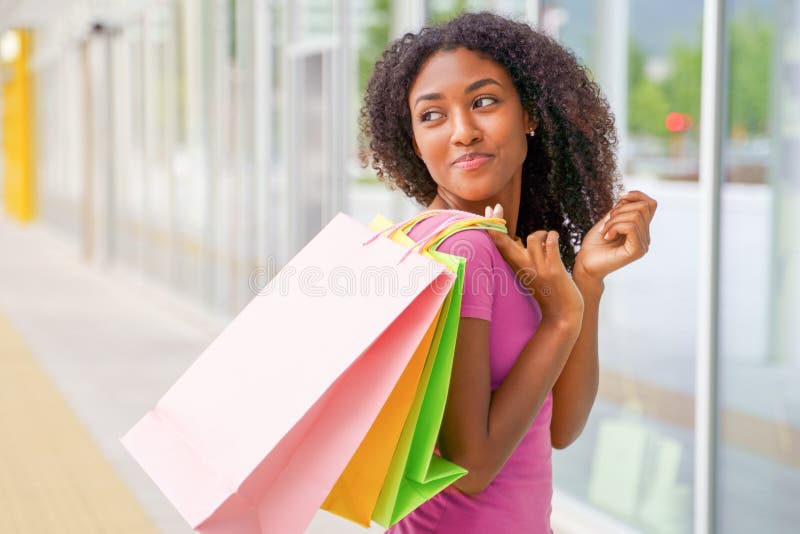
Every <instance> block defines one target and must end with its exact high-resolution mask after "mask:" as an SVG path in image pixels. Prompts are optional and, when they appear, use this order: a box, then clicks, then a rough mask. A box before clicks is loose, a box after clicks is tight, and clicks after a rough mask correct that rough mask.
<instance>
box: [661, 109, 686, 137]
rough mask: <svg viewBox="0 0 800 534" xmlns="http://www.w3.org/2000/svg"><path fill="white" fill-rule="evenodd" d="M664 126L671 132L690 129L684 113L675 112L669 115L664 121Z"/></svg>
mask: <svg viewBox="0 0 800 534" xmlns="http://www.w3.org/2000/svg"><path fill="white" fill-rule="evenodd" d="M664 126H666V127H667V130H669V131H670V132H681V131H683V130H686V129H687V128H688V121H687V120H686V117H684V115H683V113H678V112H676V111H673V112H672V113H670V114H668V115H667V118H666V119H664Z"/></svg>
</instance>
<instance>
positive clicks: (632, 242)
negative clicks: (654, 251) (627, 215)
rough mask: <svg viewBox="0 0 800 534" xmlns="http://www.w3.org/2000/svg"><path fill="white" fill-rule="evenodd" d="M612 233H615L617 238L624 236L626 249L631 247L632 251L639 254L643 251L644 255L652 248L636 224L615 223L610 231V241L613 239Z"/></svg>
mask: <svg viewBox="0 0 800 534" xmlns="http://www.w3.org/2000/svg"><path fill="white" fill-rule="evenodd" d="M612 231H613V232H614V236H615V237H619V236H624V237H625V238H626V247H628V246H630V247H631V249H632V250H633V251H635V252H637V253H638V251H640V250H641V253H642V255H643V254H644V253H645V252H647V250H648V249H649V248H650V246H649V243H647V242H646V241H645V240H644V238H643V236H642V234H641V230H640V229H639V226H638V225H637V224H636V223H632V222H617V223H614V224H613V225H612V226H611V229H610V230H609V241H610V240H612V239H613V238H612V237H610V235H611V232H612Z"/></svg>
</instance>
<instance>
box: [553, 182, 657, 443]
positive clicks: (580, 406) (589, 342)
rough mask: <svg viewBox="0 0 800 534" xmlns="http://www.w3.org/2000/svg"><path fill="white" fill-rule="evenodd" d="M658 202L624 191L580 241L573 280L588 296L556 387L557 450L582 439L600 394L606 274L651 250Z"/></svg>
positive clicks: (554, 428)
mask: <svg viewBox="0 0 800 534" xmlns="http://www.w3.org/2000/svg"><path fill="white" fill-rule="evenodd" d="M657 207H658V204H657V202H656V201H655V199H653V198H651V197H649V196H647V195H646V194H644V193H642V192H641V191H630V192H628V193H625V194H624V195H622V197H621V198H620V201H619V202H618V203H617V204H616V206H615V207H614V208H613V209H612V210H610V211H609V212H608V213H607V214H606V216H605V217H603V218H602V219H600V220H599V221H597V222H596V223H595V225H594V226H593V227H592V228H591V229H590V230H589V232H587V234H586V235H585V236H584V238H583V240H582V241H581V249H580V251H579V252H578V254H577V256H576V257H575V265H574V269H573V276H572V279H573V281H574V282H575V285H576V286H577V287H578V289H579V290H580V292H581V295H582V296H583V302H584V313H583V325H582V326H581V333H580V336H579V337H578V341H577V342H576V343H575V347H574V348H573V349H572V353H571V354H570V356H569V360H567V364H566V365H565V366H564V370H563V371H562V372H561V376H560V377H559V379H558V381H557V382H556V385H555V386H554V387H553V419H552V421H551V423H550V431H551V442H552V444H553V447H555V448H557V449H563V448H564V447H566V446H568V445H569V444H571V443H572V442H573V441H575V440H576V439H577V438H578V436H579V435H580V434H581V432H582V431H583V428H584V426H585V425H586V421H587V419H588V418H589V412H590V411H591V409H592V405H593V404H594V400H595V398H596V396H597V388H598V383H599V375H600V371H599V367H600V364H599V355H598V349H597V324H598V315H599V309H600V297H601V296H602V294H603V290H604V288H605V284H604V282H603V279H604V278H605V277H606V276H608V274H610V273H612V272H614V271H616V270H618V269H620V268H622V267H623V266H625V265H627V264H629V263H631V262H632V261H635V260H637V259H639V258H641V257H642V256H644V255H645V254H646V253H647V250H648V249H649V247H650V223H651V221H652V220H653V216H654V215H655V212H656V208H657Z"/></svg>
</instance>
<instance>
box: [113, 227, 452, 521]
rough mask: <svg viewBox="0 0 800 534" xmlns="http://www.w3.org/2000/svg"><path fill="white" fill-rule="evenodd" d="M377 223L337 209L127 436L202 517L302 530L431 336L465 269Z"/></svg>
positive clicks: (168, 491) (172, 496) (187, 510)
mask: <svg viewBox="0 0 800 534" xmlns="http://www.w3.org/2000/svg"><path fill="white" fill-rule="evenodd" d="M371 234H372V232H371V231H370V230H369V229H368V228H367V227H365V226H363V225H362V224H360V223H358V222H357V221H355V220H353V219H352V218H350V217H349V216H347V215H345V214H343V213H339V214H338V215H337V216H336V217H334V219H333V220H332V221H331V222H330V223H329V224H328V225H327V226H325V228H323V229H322V230H321V231H320V233H319V234H317V236H315V237H314V239H312V240H311V241H310V242H309V243H308V244H307V245H306V246H305V247H304V248H303V249H302V250H301V251H300V252H299V253H298V254H297V255H296V256H295V257H294V258H293V259H292V260H291V261H290V262H289V263H288V264H287V265H286V266H285V267H284V268H283V269H282V270H281V271H280V272H279V273H278V275H276V277H275V278H274V279H273V280H272V281H271V282H270V283H269V284H268V285H267V287H266V288H265V290H264V291H262V293H261V294H259V295H258V296H256V297H255V298H254V299H253V300H252V301H251V302H250V303H249V304H248V305H247V306H246V307H245V308H244V309H243V310H242V311H241V312H240V313H239V314H238V315H237V316H236V318H234V320H233V321H232V322H231V323H230V324H229V325H228V326H227V327H226V328H225V330H224V331H223V332H222V333H221V334H220V335H219V336H218V337H217V338H216V339H215V340H214V341H213V342H212V343H211V345H209V347H208V348H207V349H206V350H205V351H204V352H203V353H202V354H201V355H200V356H199V357H198V359H197V360H196V361H195V362H194V363H193V364H192V365H191V366H190V367H189V368H188V369H187V370H186V372H185V373H184V374H183V375H182V376H181V377H180V378H179V379H178V380H177V381H176V382H175V384H174V385H173V386H172V387H171V388H170V389H169V390H168V391H167V393H166V394H165V395H164V396H163V397H162V398H161V399H160V400H159V401H158V402H157V404H156V406H155V407H154V408H153V409H152V410H151V411H149V412H148V413H147V414H146V415H145V416H144V417H143V418H142V419H141V420H140V421H139V422H138V423H136V424H135V425H134V427H133V428H132V429H131V430H130V431H129V432H128V433H127V434H126V435H125V436H124V437H123V438H122V439H121V441H122V443H123V445H124V446H125V448H126V449H127V450H128V451H129V452H130V453H131V455H132V456H133V457H134V458H135V459H136V460H137V462H139V464H140V465H141V466H142V467H143V469H144V470H145V471H146V472H147V474H148V475H149V476H150V477H151V478H152V479H153V481H154V482H155V483H156V485H157V486H158V487H159V488H160V489H161V490H162V491H163V493H164V494H165V495H166V497H167V498H168V499H169V500H170V501H171V502H172V504H173V505H174V506H175V507H176V509H177V510H178V511H179V512H180V513H181V515H182V516H183V517H184V518H185V519H186V521H187V522H188V523H189V524H190V525H191V526H192V528H194V529H195V530H197V531H199V532H202V533H206V534H233V533H236V534H251V533H252V534H257V533H264V532H279V533H292V532H302V531H303V530H304V529H305V528H306V526H307V525H308V524H309V522H310V521H311V519H312V518H313V516H314V514H315V512H316V511H317V510H318V509H319V507H320V505H321V504H322V503H323V501H324V500H325V498H326V496H327V495H328V494H329V493H330V491H331V489H332V488H333V486H334V484H335V482H336V480H337V479H338V478H339V476H340V475H341V474H342V472H343V471H344V469H345V467H346V466H347V464H348V462H349V461H350V459H351V458H352V457H353V455H354V453H355V452H356V450H357V449H358V447H359V445H360V444H361V443H362V441H363V440H364V438H365V436H366V435H367V433H368V431H369V429H370V428H371V426H372V425H373V424H374V422H375V420H376V418H377V417H378V415H379V412H380V410H381V409H382V407H383V406H384V404H385V403H386V401H387V399H388V398H389V397H390V394H391V392H392V391H393V389H394V388H395V387H396V385H397V383H398V381H399V380H400V379H401V376H402V375H403V372H404V371H405V370H406V369H407V368H408V366H409V363H410V362H411V360H412V359H413V356H414V354H415V353H416V352H417V349H418V348H419V346H420V344H421V343H425V337H426V334H428V333H429V332H430V331H431V325H432V324H434V322H436V319H437V315H438V314H439V313H440V310H441V308H442V304H443V302H444V300H445V298H446V297H447V295H449V294H450V289H451V288H452V285H453V282H454V281H455V279H456V276H455V275H454V274H453V273H452V272H451V271H449V270H448V269H447V268H446V267H445V266H444V265H443V264H441V263H439V262H437V261H433V260H431V259H430V258H427V257H425V256H423V255H421V254H410V255H408V254H406V253H405V252H404V251H406V252H407V251H408V250H409V249H407V248H405V247H403V246H402V245H400V244H398V243H395V242H394V241H392V240H389V239H378V240H375V241H373V242H371V243H369V244H368V245H364V243H365V239H367V238H369V237H370V235H371ZM398 257H400V258H401V261H398ZM376 273H377V275H378V276H379V275H380V274H381V273H383V274H384V275H385V276H386V277H387V279H388V280H389V285H390V288H389V290H388V291H386V290H385V288H381V287H378V285H377V284H375V283H374V280H375V276H376ZM437 324H438V322H437Z"/></svg>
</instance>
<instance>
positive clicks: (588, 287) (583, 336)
mask: <svg viewBox="0 0 800 534" xmlns="http://www.w3.org/2000/svg"><path fill="white" fill-rule="evenodd" d="M573 280H575V285H576V286H578V289H579V290H580V292H581V294H582V295H583V303H584V308H583V322H582V324H581V333H580V335H579V336H578V340H577V341H576V342H575V346H574V347H573V349H572V352H571V353H570V355H569V359H568V360H567V363H566V365H565V366H564V369H563V370H562V371H561V375H560V376H559V377H558V380H557V381H556V383H555V386H553V418H552V420H551V422H550V441H551V443H552V445H553V447H555V448H556V449H563V448H565V447H567V446H568V445H570V444H571V443H572V442H573V441H575V440H576V439H577V438H578V436H580V434H581V432H582V431H583V428H584V426H585V425H586V421H587V420H588V419H589V413H590V412H591V410H592V406H593V405H594V400H595V398H596V397H597V388H598V384H599V380H600V370H599V367H600V364H599V358H598V351H597V323H598V315H599V309H600V297H601V296H602V295H603V290H604V288H605V284H604V283H603V281H602V280H599V281H597V280H594V279H592V278H590V277H588V276H585V275H583V273H580V272H579V271H575V274H574V277H573Z"/></svg>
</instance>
